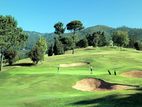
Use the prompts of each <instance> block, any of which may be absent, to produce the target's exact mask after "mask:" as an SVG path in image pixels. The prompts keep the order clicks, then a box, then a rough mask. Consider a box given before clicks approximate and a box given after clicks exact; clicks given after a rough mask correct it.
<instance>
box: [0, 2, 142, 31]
mask: <svg viewBox="0 0 142 107" xmlns="http://www.w3.org/2000/svg"><path fill="white" fill-rule="evenodd" d="M0 15H12V16H14V17H15V19H16V20H17V21H18V25H19V26H20V27H22V28H23V29H24V30H30V31H38V32H43V33H44V32H48V33H49V32H54V28H53V25H54V24H55V23H56V22H58V21H61V22H63V23H64V24H65V25H66V24H67V23H68V22H70V21H72V20H81V21H82V22H83V23H84V26H85V27H89V26H94V25H98V24H99V25H108V26H112V27H120V26H123V25H126V26H128V27H137V28H142V0H0Z"/></svg>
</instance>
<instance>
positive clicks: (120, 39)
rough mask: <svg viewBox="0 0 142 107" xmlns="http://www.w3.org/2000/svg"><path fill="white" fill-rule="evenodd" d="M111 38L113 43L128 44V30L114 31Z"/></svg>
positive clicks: (122, 45) (118, 44)
mask: <svg viewBox="0 0 142 107" xmlns="http://www.w3.org/2000/svg"><path fill="white" fill-rule="evenodd" d="M112 40H113V42H114V44H115V45H117V46H120V47H124V46H127V45H128V44H129V37H128V32H126V31H115V32H113V35H112Z"/></svg>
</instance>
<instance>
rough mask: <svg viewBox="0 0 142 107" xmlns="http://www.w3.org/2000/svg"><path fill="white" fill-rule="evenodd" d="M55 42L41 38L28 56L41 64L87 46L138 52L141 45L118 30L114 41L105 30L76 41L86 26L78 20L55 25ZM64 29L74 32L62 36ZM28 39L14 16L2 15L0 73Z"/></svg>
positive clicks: (126, 32) (0, 21)
mask: <svg viewBox="0 0 142 107" xmlns="http://www.w3.org/2000/svg"><path fill="white" fill-rule="evenodd" d="M53 27H54V28H55V31H54V33H55V34H56V36H55V37H54V42H53V43H47V40H46V39H45V38H44V37H43V36H40V38H39V40H38V41H37V43H36V44H35V46H33V47H32V49H31V50H30V51H29V52H28V53H27V56H28V57H29V58H30V59H31V60H32V61H33V63H34V64H38V62H39V61H43V60H44V55H45V54H46V53H47V54H48V56H52V55H61V54H64V53H65V51H67V50H72V54H74V53H75V48H85V47H87V46H93V47H102V46H114V45H115V46H119V47H129V46H133V47H135V48H136V49H137V50H141V49H142V48H141V47H142V45H141V43H140V42H138V41H134V39H132V38H130V36H129V33H128V31H125V30H121V29H120V30H116V31H113V32H112V34H111V38H110V39H107V38H106V34H105V32H103V31H96V32H93V33H87V34H85V36H84V37H82V38H77V34H76V32H77V31H80V30H82V29H84V25H83V23H82V22H81V21H79V20H73V21H71V22H69V23H68V24H67V25H66V26H64V24H63V23H62V22H58V23H56V24H55V25H54V26H53ZM65 30H69V31H71V35H70V36H63V34H64V33H65ZM27 39H28V35H27V34H26V33H25V32H24V31H23V29H22V28H20V27H18V26H17V21H16V20H15V19H14V17H12V16H2V15H1V16H0V70H1V69H2V65H3V62H4V61H5V62H6V63H9V65H12V64H13V63H14V61H16V56H17V52H18V51H20V50H22V49H23V47H24V46H25V43H26V41H27Z"/></svg>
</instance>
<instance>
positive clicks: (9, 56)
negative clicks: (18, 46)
mask: <svg viewBox="0 0 142 107" xmlns="http://www.w3.org/2000/svg"><path fill="white" fill-rule="evenodd" d="M16 55H17V52H16V51H15V50H13V49H8V50H5V51H4V57H5V59H6V60H7V62H8V64H9V65H12V64H13V63H14V62H15V57H16Z"/></svg>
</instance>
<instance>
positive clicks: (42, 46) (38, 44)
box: [36, 36, 47, 60]
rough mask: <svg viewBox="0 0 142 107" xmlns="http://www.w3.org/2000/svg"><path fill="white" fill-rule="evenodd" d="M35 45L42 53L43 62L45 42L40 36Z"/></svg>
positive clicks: (45, 49) (45, 48)
mask: <svg viewBox="0 0 142 107" xmlns="http://www.w3.org/2000/svg"><path fill="white" fill-rule="evenodd" d="M36 45H37V46H38V47H39V48H40V50H41V52H42V60H44V55H45V54H46V51H47V41H46V39H45V38H44V37H43V36H40V38H39V40H38V41H37V43H36Z"/></svg>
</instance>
